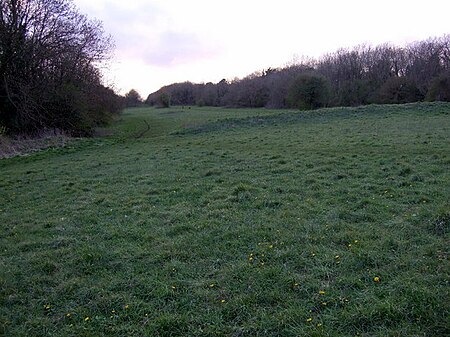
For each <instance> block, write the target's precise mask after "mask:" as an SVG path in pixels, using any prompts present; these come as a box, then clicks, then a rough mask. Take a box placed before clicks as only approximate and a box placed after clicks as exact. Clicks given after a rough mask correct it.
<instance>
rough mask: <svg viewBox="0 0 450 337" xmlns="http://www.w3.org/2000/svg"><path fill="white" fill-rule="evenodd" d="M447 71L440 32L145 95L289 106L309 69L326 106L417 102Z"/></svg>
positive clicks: (449, 62) (181, 101)
mask: <svg viewBox="0 0 450 337" xmlns="http://www.w3.org/2000/svg"><path fill="white" fill-rule="evenodd" d="M449 71H450V35H445V36H442V37H440V38H430V39H428V40H424V41H419V42H414V43H411V44H408V45H406V46H403V47H397V46H392V45H389V44H383V45H379V46H375V47H372V46H367V45H361V46H357V47H355V48H352V49H339V50H337V51H336V52H334V53H330V54H327V55H324V56H322V57H321V58H319V59H302V60H300V61H298V62H294V63H293V64H289V65H287V66H285V67H282V68H268V69H264V70H262V71H257V72H254V73H253V74H250V75H248V76H246V77H245V78H243V79H234V80H228V81H227V80H222V81H220V82H219V83H216V84H213V83H207V84H193V83H190V82H185V83H174V84H171V85H168V86H165V87H163V88H161V89H160V90H158V91H157V92H155V93H152V94H150V95H149V96H148V98H147V102H148V103H149V104H151V105H154V104H155V103H156V102H157V99H156V98H157V97H158V96H159V95H160V93H161V92H162V91H164V92H167V93H168V94H169V95H170V96H171V98H172V104H173V105H193V104H199V105H205V106H226V107H249V108H250V107H252V108H254V107H266V108H288V107H290V106H292V101H291V100H292V97H291V98H288V96H289V95H291V96H292V93H289V88H292V86H293V83H294V81H295V80H296V78H297V77H299V76H301V75H302V74H311V73H313V74H315V75H321V76H322V77H323V78H324V79H325V80H326V81H327V82H328V88H329V89H328V92H329V94H328V96H329V97H328V99H327V104H328V105H330V106H358V105H364V104H368V103H373V102H411V101H419V100H422V99H423V98H424V97H425V95H426V94H427V93H428V92H429V90H430V88H431V85H432V83H436V81H438V80H437V79H438V78H441V76H444V75H443V74H445V73H448V72H449ZM433 85H434V86H436V85H437V84H433ZM434 90H435V89H434ZM443 90H444V89H443ZM445 92H446V91H445V90H444V91H443V94H445ZM186 93H188V94H186ZM431 94H432V92H431V93H430V95H431Z"/></svg>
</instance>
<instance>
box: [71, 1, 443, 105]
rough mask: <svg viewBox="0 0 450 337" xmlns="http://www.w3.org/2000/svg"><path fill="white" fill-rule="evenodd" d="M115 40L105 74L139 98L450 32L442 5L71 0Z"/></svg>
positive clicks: (110, 82)
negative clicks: (341, 52)
mask: <svg viewBox="0 0 450 337" xmlns="http://www.w3.org/2000/svg"><path fill="white" fill-rule="evenodd" d="M73 1H74V3H75V4H76V5H77V6H78V8H79V9H80V11H81V12H82V13H84V14H86V15H87V16H88V17H89V18H96V19H98V20H100V21H102V22H103V25H104V28H105V31H106V32H108V33H109V34H111V35H112V36H113V38H114V40H115V44H116V49H115V56H114V58H113V60H112V62H111V65H110V67H109V69H108V70H105V77H106V79H107V84H114V86H115V88H116V89H117V90H118V91H119V92H120V93H122V94H123V93H125V92H127V91H129V90H130V89H132V88H134V89H136V90H138V91H139V93H140V94H141V95H142V96H143V97H144V98H145V97H146V96H147V95H148V94H149V93H151V92H154V91H156V90H158V89H159V88H160V87H161V86H163V85H167V84H171V83H174V82H184V81H191V82H195V83H201V82H214V83H215V82H218V81H220V80H221V79H222V78H226V79H233V78H234V77H240V78H241V77H243V76H245V75H248V74H250V73H252V72H254V71H257V70H262V69H266V68H268V67H279V66H284V65H286V64H288V63H290V62H292V61H293V60H295V59H298V58H300V57H301V56H310V57H319V56H321V55H323V54H325V53H327V52H333V51H335V50H337V49H338V48H340V47H353V46H356V45H359V44H363V43H368V44H371V45H377V44H381V43H385V42H390V43H393V44H396V45H404V44H406V43H408V42H413V41H418V40H423V39H426V38H428V37H436V36H442V35H444V34H449V33H450V23H449V20H448V16H449V12H450V11H449V10H450V1H448V0H428V1H416V0H376V1H374V0H370V1H369V0H367V1H366V0H308V1H302V0H271V1H266V0H226V1H223V0H127V1H124V0H73Z"/></svg>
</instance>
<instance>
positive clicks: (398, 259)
mask: <svg viewBox="0 0 450 337" xmlns="http://www.w3.org/2000/svg"><path fill="white" fill-rule="evenodd" d="M449 113H450V105H449V104H413V105H405V106H384V107H379V106H369V107H364V108H357V109H329V110H322V111H316V112H312V113H311V112H305V113H294V112H286V111H266V110H242V111H232V110H224V109H206V108H203V109H197V108H192V109H189V110H186V111H182V110H181V109H169V110H152V109H148V110H147V109H135V110H129V111H127V112H126V113H125V114H124V116H123V119H124V120H123V121H122V122H121V123H119V124H118V125H116V126H115V130H116V135H115V136H113V137H110V138H103V139H94V140H85V141H80V142H78V143H77V144H75V145H74V146H73V147H71V148H65V149H60V150H53V151H52V150H50V151H46V152H43V153H41V154H35V155H32V156H29V157H25V158H14V159H7V160H1V161H0V226H1V232H0V247H1V250H0V289H1V293H0V335H1V334H2V333H3V334H4V335H7V336H101V335H104V336H115V335H116V336H125V335H131V336H218V335H219V336H220V335H224V336H297V335H298V336H302V335H308V336H355V335H358V336H443V335H445V334H446V333H449V325H448V320H447V319H448V309H449V306H448V303H449V297H448V276H449V261H448V250H447V249H448V239H449V235H448V227H449V222H450V206H449V205H450V200H449V196H450V173H449V172H450V151H449V149H450V116H449ZM224 118H225V119H224ZM230 118H231V119H230ZM143 119H145V120H147V121H148V123H149V125H150V126H151V128H150V130H149V131H148V132H146V133H144V134H143V131H145V130H146V126H145V124H144V123H143ZM186 127H187V128H188V129H186ZM137 135H140V136H142V137H141V138H139V139H136V138H135V136H137ZM375 277H379V280H380V281H379V282H375V281H374V278H375Z"/></svg>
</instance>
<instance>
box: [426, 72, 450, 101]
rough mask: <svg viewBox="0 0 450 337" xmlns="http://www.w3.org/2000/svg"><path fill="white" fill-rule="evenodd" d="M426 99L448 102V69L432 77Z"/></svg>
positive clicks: (449, 88)
mask: <svg viewBox="0 0 450 337" xmlns="http://www.w3.org/2000/svg"><path fill="white" fill-rule="evenodd" d="M426 100H427V101H445V102H450V71H448V72H447V73H444V74H441V75H439V76H438V77H436V78H434V79H433V81H432V82H431V85H430V89H429V90H428V93H427V96H426Z"/></svg>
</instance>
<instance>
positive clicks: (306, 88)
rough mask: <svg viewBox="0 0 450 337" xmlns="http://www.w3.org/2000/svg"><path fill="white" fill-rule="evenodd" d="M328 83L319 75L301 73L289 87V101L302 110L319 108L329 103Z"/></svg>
mask: <svg viewBox="0 0 450 337" xmlns="http://www.w3.org/2000/svg"><path fill="white" fill-rule="evenodd" d="M328 95H329V89H328V83H327V80H326V79H325V78H324V77H322V76H319V75H314V74H302V75H299V76H298V77H297V78H296V79H295V81H294V82H293V83H292V85H291V87H290V88H289V92H288V97H287V101H288V104H289V106H290V107H293V108H298V109H300V110H309V109H317V108H320V107H323V106H326V105H327V103H328Z"/></svg>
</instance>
